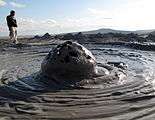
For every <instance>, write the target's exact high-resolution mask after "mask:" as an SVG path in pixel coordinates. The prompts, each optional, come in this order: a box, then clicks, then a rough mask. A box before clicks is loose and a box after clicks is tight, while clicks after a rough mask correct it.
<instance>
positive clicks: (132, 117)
mask: <svg viewBox="0 0 155 120" xmlns="http://www.w3.org/2000/svg"><path fill="white" fill-rule="evenodd" d="M54 46H55V45H38V46H37V45H35V46H33V45H32V46H26V47H22V49H17V48H16V47H13V46H8V47H6V48H3V49H2V50H1V52H0V79H1V81H0V84H1V86H0V118H3V119H7V120H12V119H16V120H18V119H19V120H21V119H22V120H29V119H30V120H32V119H33V120H46V119H47V120H48V119H54V120H60V119H62V120H72V119H79V120H81V119H89V120H107V119H109V120H138V119H140V120H151V119H152V120H154V119H155V79H154V78H155V75H154V73H155V64H154V63H155V61H154V60H155V52H154V51H144V50H136V49H131V48H129V47H126V46H123V45H107V44H106V45H104V44H84V46H85V47H86V48H88V49H89V50H90V51H91V52H92V53H93V54H94V56H95V57H96V59H97V61H98V62H100V63H108V62H109V63H113V62H122V63H125V64H126V65H127V70H126V75H127V77H126V78H124V79H121V80H118V81H113V80H110V81H101V82H99V84H97V85H95V86H92V85H91V86H90V87H87V88H76V89H59V90H58V89H53V90H50V89H49V88H51V87H53V86H51V85H53V84H52V83H51V84H50V83H49V82H46V81H44V82H43V84H39V81H38V83H36V81H35V80H34V79H37V77H36V74H38V71H39V70H40V65H41V62H42V60H43V59H44V57H45V56H46V55H47V54H48V52H49V51H50V50H51V48H53V47H54ZM38 79H42V78H38ZM14 83H16V84H14ZM34 86H35V87H34ZM36 88H37V89H36Z"/></svg>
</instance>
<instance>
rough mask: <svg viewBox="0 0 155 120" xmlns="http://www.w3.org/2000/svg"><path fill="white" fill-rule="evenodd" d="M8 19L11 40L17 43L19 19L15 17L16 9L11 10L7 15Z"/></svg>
mask: <svg viewBox="0 0 155 120" xmlns="http://www.w3.org/2000/svg"><path fill="white" fill-rule="evenodd" d="M6 21H7V25H8V28H9V31H10V34H9V36H10V40H11V41H12V42H13V43H15V44H17V43H18V41H17V21H16V19H15V11H14V10H11V11H10V15H8V16H7V17H6Z"/></svg>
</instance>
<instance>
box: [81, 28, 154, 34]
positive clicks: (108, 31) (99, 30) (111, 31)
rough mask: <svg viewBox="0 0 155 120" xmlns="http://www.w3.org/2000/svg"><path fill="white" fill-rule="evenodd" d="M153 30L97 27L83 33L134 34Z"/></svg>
mask: <svg viewBox="0 0 155 120" xmlns="http://www.w3.org/2000/svg"><path fill="white" fill-rule="evenodd" d="M153 31H155V29H154V30H137V31H123V30H114V29H104V28H103V29H98V30H92V31H84V32H82V33H83V34H97V33H101V34H106V33H122V34H129V33H135V34H139V35H140V34H149V33H151V32H153Z"/></svg>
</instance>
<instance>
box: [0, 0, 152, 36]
mask: <svg viewBox="0 0 155 120" xmlns="http://www.w3.org/2000/svg"><path fill="white" fill-rule="evenodd" d="M10 10H15V11H16V19H17V22H18V26H19V27H18V34H19V35H28V34H31V35H36V34H44V33H46V32H49V33H51V34H54V33H64V32H73V31H84V30H94V29H99V28H112V29H118V30H143V29H155V14H154V11H155V0H0V36H5V35H8V28H7V26H6V21H5V18H6V16H7V15H8V14H9V12H10Z"/></svg>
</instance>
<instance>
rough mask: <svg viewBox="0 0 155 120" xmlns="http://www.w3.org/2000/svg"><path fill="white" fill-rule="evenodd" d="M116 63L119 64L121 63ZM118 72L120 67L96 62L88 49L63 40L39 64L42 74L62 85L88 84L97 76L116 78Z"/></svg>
mask: <svg viewBox="0 0 155 120" xmlns="http://www.w3.org/2000/svg"><path fill="white" fill-rule="evenodd" d="M113 64H114V65H115V63H113ZM116 64H117V65H121V63H116ZM114 70H115V72H114ZM116 71H117V72H116ZM118 71H119V74H118ZM120 72H121V70H120V69H117V70H116V68H115V67H113V66H110V65H108V64H97V61H96V59H95V57H94V56H93V55H92V53H91V52H90V51H89V50H88V49H86V48H85V47H84V46H82V45H80V44H78V43H76V42H71V41H67V42H64V43H63V44H60V45H58V46H57V47H56V48H54V49H53V50H52V51H50V52H49V54H48V55H47V56H46V57H45V59H44V60H43V62H42V64H41V74H42V75H44V76H47V77H48V79H51V80H54V81H56V82H57V83H59V84H60V85H61V84H63V85H64V86H65V85H68V84H72V85H73V84H77V83H78V84H79V83H80V84H89V83H93V82H95V81H96V83H97V82H99V81H97V78H98V77H100V79H101V77H102V80H103V81H104V80H108V79H109V80H111V79H117V80H118V79H119V78H120V76H119V75H120ZM122 74H123V72H122ZM124 76H125V74H124ZM94 79H96V80H95V81H94Z"/></svg>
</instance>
